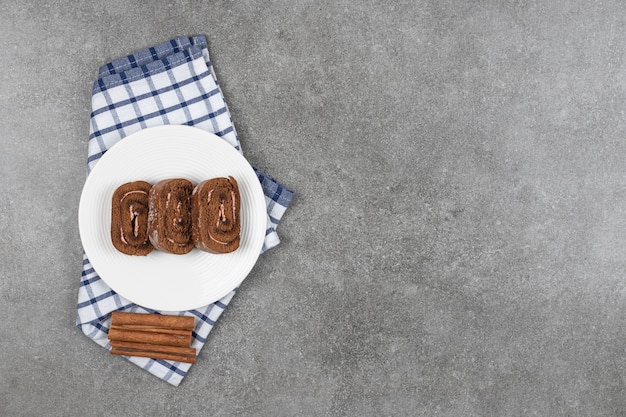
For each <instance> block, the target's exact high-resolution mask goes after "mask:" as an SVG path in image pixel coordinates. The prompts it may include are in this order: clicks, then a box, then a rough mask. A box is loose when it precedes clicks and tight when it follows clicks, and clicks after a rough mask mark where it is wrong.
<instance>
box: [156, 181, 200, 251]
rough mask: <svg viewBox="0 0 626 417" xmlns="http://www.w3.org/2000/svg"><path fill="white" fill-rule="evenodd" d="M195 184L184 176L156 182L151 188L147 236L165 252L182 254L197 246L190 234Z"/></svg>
mask: <svg viewBox="0 0 626 417" xmlns="http://www.w3.org/2000/svg"><path fill="white" fill-rule="evenodd" d="M193 188H194V187H193V184H192V183H191V181H189V180H187V179H184V178H171V179H166V180H162V181H159V182H157V183H156V184H154V185H153V186H152V188H151V189H150V195H149V209H150V212H149V216H148V237H149V239H150V242H151V243H152V245H153V246H154V247H155V248H157V249H159V250H162V251H164V252H168V253H173V254H177V255H183V254H185V253H189V252H191V250H192V249H193V248H194V243H193V239H192V237H191V193H192V192H193Z"/></svg>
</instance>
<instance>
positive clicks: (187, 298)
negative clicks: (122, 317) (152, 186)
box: [78, 125, 267, 311]
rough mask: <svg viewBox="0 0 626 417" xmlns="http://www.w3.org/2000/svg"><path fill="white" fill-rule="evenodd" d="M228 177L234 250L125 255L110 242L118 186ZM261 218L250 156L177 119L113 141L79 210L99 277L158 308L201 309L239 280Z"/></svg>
mask: <svg viewBox="0 0 626 417" xmlns="http://www.w3.org/2000/svg"><path fill="white" fill-rule="evenodd" d="M228 175H232V176H233V177H234V178H235V179H236V180H237V183H238V185H239V192H240V194H241V242H240V246H239V248H238V249H237V250H236V251H234V252H231V253H227V254H211V253H206V252H202V251H200V250H198V249H194V250H192V251H191V252H190V253H188V254H186V255H173V254H169V253H165V252H161V251H158V250H156V249H155V250H153V251H152V252H151V253H150V254H149V255H148V256H131V255H125V254H123V253H121V252H119V251H117V250H116V249H115V247H114V246H113V244H112V243H111V231H110V228H111V198H112V196H113V192H114V191H115V189H116V188H117V187H118V186H120V185H121V184H123V183H126V182H129V181H137V180H144V181H148V182H150V183H155V182H157V181H159V180H162V179H166V178H175V177H180V178H187V179H188V180H190V181H191V182H193V183H194V184H197V183H198V182H200V181H203V180H206V179H209V178H215V177H221V176H228ZM266 224H267V212H266V206H265V197H264V195H263V190H262V189H261V184H260V182H259V180H258V178H257V176H256V174H255V173H254V170H253V169H252V167H251V166H250V164H249V163H248V161H247V160H246V159H245V158H244V157H243V156H242V155H241V154H240V153H239V152H238V151H237V150H235V148H233V147H232V146H231V145H229V144H228V143H226V142H225V141H224V140H223V139H221V138H219V137H218V136H216V135H214V134H212V133H208V132H206V131H204V130H200V129H198V128H194V127H189V126H176V125H166V126H159V127H151V128H147V129H144V130H141V131H139V132H137V133H134V134H131V135H129V136H127V137H126V138H124V139H123V140H121V141H120V142H119V143H117V144H115V145H114V146H112V147H111V149H110V150H109V151H107V152H106V153H105V154H104V155H103V156H102V158H101V159H100V160H99V161H98V163H97V164H96V165H95V167H94V169H93V170H92V171H91V174H89V176H88V177H87V181H86V182H85V186H84V188H83V191H82V195H81V198H80V206H79V210H78V225H79V229H80V237H81V240H82V243H83V248H84V250H85V253H86V254H87V257H88V258H89V261H90V262H91V264H92V266H93V267H94V269H95V271H96V272H97V273H98V275H100V278H102V279H103V280H104V282H106V283H107V284H108V285H109V286H110V287H111V288H112V289H113V290H115V291H116V292H117V293H118V294H120V295H121V296H123V297H125V298H127V299H128V300H130V301H132V302H133V303H135V304H138V305H141V306H144V307H147V308H152V309H155V310H163V311H182V310H191V309H195V308H198V307H202V306H205V305H207V304H210V303H212V302H214V301H217V300H219V299H220V298H222V297H224V296H225V295H226V294H228V293H229V292H230V291H232V290H233V289H234V288H236V287H237V286H239V284H241V282H242V281H243V280H244V279H245V278H246V276H247V275H248V274H249V272H250V270H251V269H252V267H253V266H254V264H255V263H256V261H257V258H258V257H259V254H260V253H261V247H262V246H263V240H264V238H265V228H266Z"/></svg>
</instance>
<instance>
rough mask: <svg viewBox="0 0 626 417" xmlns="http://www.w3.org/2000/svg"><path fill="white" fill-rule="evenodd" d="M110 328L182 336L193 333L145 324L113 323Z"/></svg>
mask: <svg viewBox="0 0 626 417" xmlns="http://www.w3.org/2000/svg"><path fill="white" fill-rule="evenodd" d="M109 330H135V331H140V332H149V333H167V334H178V335H181V336H189V335H190V334H191V331H190V330H182V329H168V328H165V327H151V326H144V325H143V324H123V325H117V324H114V325H111V328H110V329H109Z"/></svg>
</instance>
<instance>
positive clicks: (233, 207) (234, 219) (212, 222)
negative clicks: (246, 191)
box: [191, 177, 241, 253]
mask: <svg viewBox="0 0 626 417" xmlns="http://www.w3.org/2000/svg"><path fill="white" fill-rule="evenodd" d="M191 206H192V211H191V212H192V216H193V227H192V230H193V241H194V244H195V245H196V247H197V248H198V249H200V250H203V251H205V252H212V253H229V252H233V251H234V250H235V249H237V248H238V247H239V240H240V237H239V236H240V233H241V222H240V220H239V206H240V196H239V187H238V186H237V181H236V180H235V179H234V178H233V177H228V178H213V179H210V180H206V181H203V182H201V183H200V184H198V185H197V186H196V188H195V189H194V192H193V197H192V205H191Z"/></svg>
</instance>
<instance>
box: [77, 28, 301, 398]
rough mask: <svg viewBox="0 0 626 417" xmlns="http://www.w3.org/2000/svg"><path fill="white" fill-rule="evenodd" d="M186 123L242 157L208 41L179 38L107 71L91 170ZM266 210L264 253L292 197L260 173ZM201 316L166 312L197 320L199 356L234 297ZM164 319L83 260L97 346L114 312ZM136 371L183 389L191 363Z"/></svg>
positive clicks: (83, 291)
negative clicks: (119, 150) (150, 133)
mask: <svg viewBox="0 0 626 417" xmlns="http://www.w3.org/2000/svg"><path fill="white" fill-rule="evenodd" d="M164 124H184V125H189V126H194V127H197V128H200V129H204V130H207V131H209V132H211V133H214V134H216V135H217V136H220V137H221V138H222V139H224V140H225V141H226V142H228V143H229V144H230V145H232V146H233V147H234V148H235V149H237V150H238V151H239V152H242V149H241V144H240V143H239V138H238V136H237V132H236V130H235V126H234V124H233V122H232V119H231V116H230V112H229V111H228V107H227V105H226V102H225V100H224V96H223V94H222V91H221V89H220V87H219V84H218V82H217V77H216V76H215V72H214V70H213V66H212V64H211V61H210V59H209V51H208V47H207V42H206V37H205V36H202V35H200V36H194V37H186V36H181V37H178V38H175V39H172V40H170V41H168V42H163V43H161V44H158V45H156V46H153V47H150V48H147V49H144V50H142V51H139V52H135V53H133V54H131V55H128V56H126V57H123V58H119V59H116V60H114V61H111V62H110V63H108V64H106V65H104V66H102V67H101V68H100V70H99V72H98V79H97V80H96V81H95V82H94V85H93V91H92V112H91V117H90V131H89V142H88V156H87V172H88V173H89V172H91V170H92V169H93V167H94V166H95V165H96V163H97V162H98V160H99V159H100V157H102V155H104V153H106V151H107V150H108V149H110V148H111V147H112V146H114V145H115V144H116V143H117V142H119V141H120V140H122V139H123V138H124V137H126V136H128V135H130V134H131V133H134V132H137V131H139V130H141V129H144V128H147V127H152V126H159V125H164ZM254 171H255V173H256V175H257V177H258V179H259V181H260V183H261V187H262V189H263V193H264V195H265V202H266V206H267V226H266V235H265V241H264V243H263V247H262V249H261V252H265V251H267V250H269V249H271V248H273V247H274V246H276V245H278V244H279V243H280V239H279V237H278V234H277V233H276V227H277V226H278V223H279V222H280V220H281V218H282V216H283V214H284V213H285V210H286V209H287V208H288V207H289V204H290V203H291V199H292V198H293V192H292V191H291V190H289V189H287V188H285V187H283V186H282V185H281V184H279V183H278V182H277V181H276V180H275V179H273V178H272V177H270V176H268V175H267V174H265V173H263V172H261V171H260V170H258V169H256V168H254ZM236 290H237V289H233V291H231V292H230V293H229V294H228V295H226V296H225V297H223V298H222V299H220V300H218V301H216V302H215V303H212V304H210V305H207V306H204V307H202V308H198V309H195V310H189V311H181V312H177V313H172V312H168V313H167V314H178V315H188V316H193V317H195V322H196V327H195V329H194V331H193V333H192V336H193V340H192V344H191V346H192V347H194V348H195V349H196V350H197V351H198V352H200V349H202V347H203V346H204V344H205V342H206V340H207V337H208V335H209V332H210V331H211V329H212V328H213V326H214V324H215V322H216V321H217V319H218V318H219V317H220V315H221V314H222V312H223V311H224V309H225V308H226V307H227V306H228V304H229V302H230V301H231V299H232V298H233V296H234V295H235V292H236ZM113 311H128V312H140V313H161V312H159V311H155V310H151V309H147V308H144V307H141V306H138V305H136V304H133V303H131V302H130V301H128V300H126V299H125V298H124V297H122V296H120V295H119V294H117V293H116V292H115V291H113V290H112V289H111V288H110V287H109V286H108V285H107V284H106V283H105V282H104V281H103V280H102V279H101V278H100V277H99V276H98V273H97V271H95V270H94V269H93V267H92V266H91V263H90V262H89V259H88V258H87V256H86V255H83V266H82V274H81V281H80V286H79V290H78V304H77V318H76V325H77V327H78V328H79V329H80V330H81V331H82V332H83V333H84V334H85V335H86V336H87V337H89V338H90V339H92V340H93V341H94V342H96V343H97V344H99V345H100V346H103V347H105V348H107V349H110V348H111V346H110V345H109V341H108V337H107V334H108V329H109V326H110V323H111V312H113ZM126 358H127V359H128V360H129V361H131V362H132V363H134V364H135V365H137V366H139V367H141V368H143V369H145V370H146V371H148V372H150V373H151V374H153V375H155V376H157V377H159V378H161V379H163V380H164V381H166V382H168V383H170V384H172V385H175V386H177V385H179V384H180V382H181V381H182V380H183V378H184V377H185V375H186V374H187V372H188V371H189V369H190V367H191V365H190V364H186V363H180V362H173V361H166V360H155V359H149V358H139V357H126Z"/></svg>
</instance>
